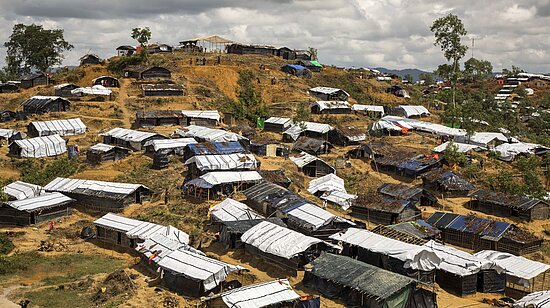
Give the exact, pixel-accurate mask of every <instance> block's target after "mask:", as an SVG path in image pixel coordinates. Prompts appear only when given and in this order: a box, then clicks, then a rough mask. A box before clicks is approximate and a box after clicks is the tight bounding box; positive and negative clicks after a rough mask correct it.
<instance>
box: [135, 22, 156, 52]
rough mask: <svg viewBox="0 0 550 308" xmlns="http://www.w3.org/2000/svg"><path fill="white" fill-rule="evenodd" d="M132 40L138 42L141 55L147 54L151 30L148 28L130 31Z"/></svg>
mask: <svg viewBox="0 0 550 308" xmlns="http://www.w3.org/2000/svg"><path fill="white" fill-rule="evenodd" d="M132 38H133V39H134V40H136V41H138V43H139V45H140V46H141V49H142V53H143V54H146V53H147V43H148V42H149V40H150V39H151V29H149V27H145V28H134V29H132Z"/></svg>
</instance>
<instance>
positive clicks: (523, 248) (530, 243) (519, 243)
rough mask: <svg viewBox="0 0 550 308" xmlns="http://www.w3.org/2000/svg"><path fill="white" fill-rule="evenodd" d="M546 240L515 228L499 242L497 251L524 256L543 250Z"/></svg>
mask: <svg viewBox="0 0 550 308" xmlns="http://www.w3.org/2000/svg"><path fill="white" fill-rule="evenodd" d="M543 243H544V239H542V238H540V237H537V236H535V235H534V234H533V233H531V232H529V231H527V230H524V229H523V228H521V227H518V226H513V227H512V228H510V229H509V230H508V232H506V234H505V235H504V236H503V237H502V238H501V239H500V241H498V243H497V245H498V246H497V248H496V250H498V251H502V252H508V253H511V254H514V255H518V256H523V255H527V254H531V253H533V252H537V251H539V250H541V249H542V244H543Z"/></svg>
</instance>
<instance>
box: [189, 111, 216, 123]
mask: <svg viewBox="0 0 550 308" xmlns="http://www.w3.org/2000/svg"><path fill="white" fill-rule="evenodd" d="M181 113H183V115H184V116H185V117H187V118H197V119H210V120H216V121H220V113H219V112H218V110H182V111H181Z"/></svg>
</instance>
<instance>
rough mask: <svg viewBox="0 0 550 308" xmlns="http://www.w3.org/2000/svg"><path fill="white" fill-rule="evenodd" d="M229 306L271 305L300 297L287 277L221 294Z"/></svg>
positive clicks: (235, 307)
mask: <svg viewBox="0 0 550 308" xmlns="http://www.w3.org/2000/svg"><path fill="white" fill-rule="evenodd" d="M221 297H222V300H223V302H224V303H225V304H226V305H227V307H234V308H257V307H271V306H274V305H277V304H280V303H285V302H292V301H296V300H298V299H300V295H298V294H297V293H296V292H294V290H292V286H291V285H290V282H289V281H288V280H286V279H279V280H275V281H269V282H263V283H258V284H254V285H250V286H245V287H242V288H238V289H234V290H231V291H228V292H225V293H222V294H221Z"/></svg>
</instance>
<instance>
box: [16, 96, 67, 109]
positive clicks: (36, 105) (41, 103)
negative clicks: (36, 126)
mask: <svg viewBox="0 0 550 308" xmlns="http://www.w3.org/2000/svg"><path fill="white" fill-rule="evenodd" d="M56 100H61V101H64V102H66V103H67V104H70V103H71V102H70V101H69V100H67V99H64V98H62V97H59V96H41V95H37V96H33V97H31V98H29V99H28V100H26V101H24V102H22V103H21V106H23V107H31V108H33V109H42V108H43V107H45V106H47V105H48V104H49V103H51V102H53V101H56Z"/></svg>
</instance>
